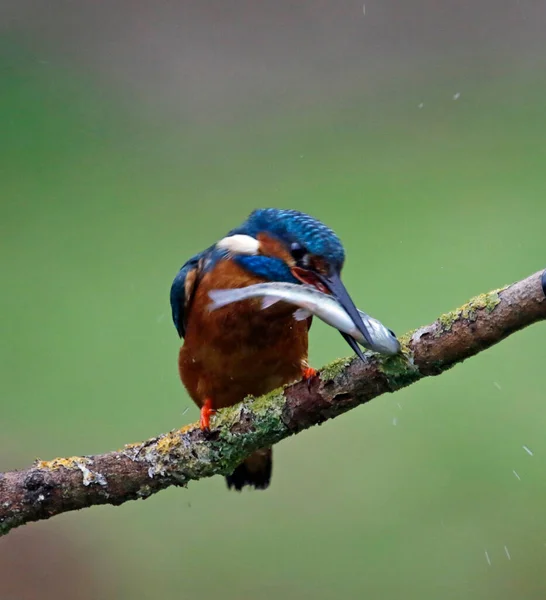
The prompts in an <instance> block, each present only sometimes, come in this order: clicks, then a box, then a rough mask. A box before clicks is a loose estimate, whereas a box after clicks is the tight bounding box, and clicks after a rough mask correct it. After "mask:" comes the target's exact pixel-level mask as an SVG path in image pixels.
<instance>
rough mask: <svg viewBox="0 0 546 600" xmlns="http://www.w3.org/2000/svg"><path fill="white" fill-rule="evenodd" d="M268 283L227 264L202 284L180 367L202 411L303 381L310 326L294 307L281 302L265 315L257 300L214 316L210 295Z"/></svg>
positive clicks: (194, 302)
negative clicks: (298, 317) (298, 318)
mask: <svg viewBox="0 0 546 600" xmlns="http://www.w3.org/2000/svg"><path fill="white" fill-rule="evenodd" d="M263 282H264V280H263V279H261V278H257V277H255V276H253V275H250V274H248V273H246V272H245V271H244V270H243V269H242V268H240V267H239V266H238V265H237V264H236V263H234V262H232V261H231V260H223V261H220V262H219V263H218V264H217V265H216V266H215V268H214V269H213V270H211V271H209V272H208V273H206V274H205V275H204V276H203V277H202V278H201V280H200V281H199V283H198V284H197V288H196V289H195V291H194V296H193V299H192V302H191V307H190V311H189V315H188V320H187V326H186V335H185V340H184V344H183V346H182V347H181V349H180V353H179V361H178V365H179V370H180V377H181V379H182V382H183V383H184V386H185V387H186V389H187V390H188V393H189V394H190V396H191V398H192V399H193V401H194V402H195V403H196V404H197V405H198V406H200V407H201V406H202V405H203V403H204V402H205V400H210V402H211V404H212V407H213V408H215V409H219V408H224V407H226V406H231V405H233V404H236V403H237V402H240V401H241V400H243V398H244V397H245V396H247V395H253V396H259V395H261V394H265V393H267V392H270V391H271V390H273V389H275V388H277V387H279V386H282V385H284V384H287V383H291V382H293V381H296V380H298V379H301V377H302V370H303V369H304V368H305V367H306V366H307V354H308V329H309V326H310V321H309V320H303V321H296V320H295V319H294V318H293V313H294V311H295V307H294V306H290V305H288V304H286V303H284V302H278V303H277V304H275V305H273V306H271V307H269V308H267V309H264V310H262V309H261V299H260V298H255V299H248V300H243V301H239V302H234V303H232V304H229V305H227V306H224V307H222V308H219V309H217V310H215V311H209V308H208V307H209V304H210V298H209V296H208V292H209V291H210V290H213V289H226V288H240V287H244V286H247V285H252V284H255V283H263Z"/></svg>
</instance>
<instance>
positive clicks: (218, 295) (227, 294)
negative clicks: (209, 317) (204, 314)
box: [208, 289, 241, 311]
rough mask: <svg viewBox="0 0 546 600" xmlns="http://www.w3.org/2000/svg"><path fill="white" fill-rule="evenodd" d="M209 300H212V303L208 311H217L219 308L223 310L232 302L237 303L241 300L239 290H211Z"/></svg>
mask: <svg viewBox="0 0 546 600" xmlns="http://www.w3.org/2000/svg"><path fill="white" fill-rule="evenodd" d="M209 298H210V299H211V300H212V302H210V303H209V305H208V309H209V310H210V311H213V310H216V309H217V308H222V306H226V305H227V304H231V303H232V302H237V300H240V299H241V297H240V294H239V293H238V290H237V289H233V290H210V291H209Z"/></svg>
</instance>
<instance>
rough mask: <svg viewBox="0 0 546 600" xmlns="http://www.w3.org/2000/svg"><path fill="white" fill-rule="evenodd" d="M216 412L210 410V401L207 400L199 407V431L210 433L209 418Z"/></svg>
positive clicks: (212, 409)
mask: <svg viewBox="0 0 546 600" xmlns="http://www.w3.org/2000/svg"><path fill="white" fill-rule="evenodd" d="M215 413H216V410H215V409H214V408H212V400H210V398H207V399H206V400H205V403H204V404H203V406H202V407H201V418H200V419H199V427H200V428H201V431H210V417H211V415H214V414H215Z"/></svg>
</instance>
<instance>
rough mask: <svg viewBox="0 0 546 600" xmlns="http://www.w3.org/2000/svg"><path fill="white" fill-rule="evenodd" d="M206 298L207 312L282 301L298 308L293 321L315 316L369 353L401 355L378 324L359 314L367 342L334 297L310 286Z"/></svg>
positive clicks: (221, 292) (251, 288)
mask: <svg viewBox="0 0 546 600" xmlns="http://www.w3.org/2000/svg"><path fill="white" fill-rule="evenodd" d="M209 297H210V299H211V302H210V303H209V305H208V309H209V310H210V311H213V310H217V309H219V308H221V307H223V306H227V305H228V304H231V303H233V302H239V301H241V300H247V299H249V298H260V297H261V298H262V303H261V309H262V310H264V309H267V308H269V307H270V306H273V305H274V304H275V303H277V302H279V301H284V302H286V303H288V304H293V305H294V306H297V307H298V309H297V310H295V311H294V319H295V320H296V321H300V320H303V319H307V318H308V317H310V316H311V315H315V316H316V317H318V318H319V319H320V320H321V321H324V323H326V324H327V325H330V326H331V327H335V328H336V329H338V330H339V331H341V332H342V333H345V334H347V335H350V336H351V337H352V338H353V339H355V340H356V341H357V342H358V343H359V344H360V345H361V346H364V348H367V349H368V350H372V351H373V352H377V353H379V354H384V355H386V356H394V355H395V354H399V353H400V351H401V346H400V342H399V341H398V339H397V337H396V335H395V333H394V332H393V331H392V330H391V329H388V328H387V327H385V326H384V325H383V324H382V323H381V322H380V321H378V320H377V319H374V318H373V317H370V315H368V314H366V313H365V312H362V311H361V310H359V311H358V312H359V314H360V316H361V317H362V321H363V322H364V325H365V326H366V329H367V331H368V333H369V334H370V340H371V341H368V340H366V339H365V338H364V336H363V335H362V333H361V332H360V331H359V330H358V329H357V327H356V325H355V324H354V322H353V320H352V319H351V317H350V316H349V314H348V313H347V312H346V311H345V309H344V308H343V307H342V306H341V304H340V303H339V302H338V301H337V300H336V299H335V298H334V297H333V296H330V295H329V294H325V293H324V292H321V291H320V290H318V289H316V288H315V287H313V286H310V285H306V284H294V283H282V282H271V283H257V284H254V285H248V286H246V287H242V288H230V289H215V290H210V291H209Z"/></svg>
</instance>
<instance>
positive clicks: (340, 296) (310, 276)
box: [292, 268, 373, 360]
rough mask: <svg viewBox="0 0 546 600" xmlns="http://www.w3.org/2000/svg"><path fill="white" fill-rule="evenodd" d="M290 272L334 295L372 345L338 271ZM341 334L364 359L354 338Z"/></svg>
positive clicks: (302, 270) (293, 270) (371, 344)
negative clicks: (324, 273) (328, 272)
mask: <svg viewBox="0 0 546 600" xmlns="http://www.w3.org/2000/svg"><path fill="white" fill-rule="evenodd" d="M296 269H297V271H296ZM292 273H293V274H294V275H295V277H297V278H298V279H299V280H300V281H303V282H304V283H308V284H310V285H313V286H315V287H316V288H317V289H319V290H320V291H322V292H324V291H328V292H330V293H331V294H332V296H334V298H335V299H336V300H337V301H338V302H339V303H340V304H341V306H342V307H343V308H344V309H345V311H346V312H347V314H348V315H349V316H350V317H351V319H352V321H353V323H354V324H355V326H356V328H357V329H358V330H359V331H360V333H361V334H362V335H363V336H364V339H365V340H366V341H367V342H368V344H369V345H370V347H372V346H373V341H372V338H371V335H370V332H369V330H368V328H367V327H366V325H365V324H364V322H363V321H362V317H361V316H360V314H359V312H358V310H357V308H356V306H355V305H354V302H353V301H352V299H351V297H350V296H349V293H348V292H347V290H346V289H345V286H344V285H343V282H342V281H341V278H340V277H339V275H338V273H336V272H334V271H333V272H331V273H330V275H328V276H324V275H320V274H318V273H316V272H314V271H307V270H304V269H299V268H295V269H292ZM341 335H342V336H343V337H344V339H345V341H346V342H347V343H348V344H349V346H350V347H351V349H352V350H353V352H355V353H356V354H357V356H358V357H359V358H361V359H362V360H365V358H364V354H363V353H362V350H361V349H360V346H359V345H358V344H357V342H356V340H355V339H354V338H353V337H351V336H350V335H347V334H346V333H343V332H341Z"/></svg>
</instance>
